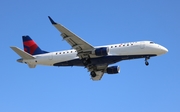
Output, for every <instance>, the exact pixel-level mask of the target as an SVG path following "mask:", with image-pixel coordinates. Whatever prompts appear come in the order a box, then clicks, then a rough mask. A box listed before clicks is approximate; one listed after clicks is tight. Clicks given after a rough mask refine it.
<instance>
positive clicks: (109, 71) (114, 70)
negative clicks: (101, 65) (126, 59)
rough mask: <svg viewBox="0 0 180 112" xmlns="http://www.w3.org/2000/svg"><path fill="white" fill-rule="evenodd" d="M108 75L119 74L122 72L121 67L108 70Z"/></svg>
mask: <svg viewBox="0 0 180 112" xmlns="http://www.w3.org/2000/svg"><path fill="white" fill-rule="evenodd" d="M106 72H107V74H117V73H119V72H120V67H119V66H111V67H108V68H107V69H106Z"/></svg>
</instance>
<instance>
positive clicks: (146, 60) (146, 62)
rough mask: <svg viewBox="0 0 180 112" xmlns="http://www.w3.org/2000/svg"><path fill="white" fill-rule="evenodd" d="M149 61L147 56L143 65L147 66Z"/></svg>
mask: <svg viewBox="0 0 180 112" xmlns="http://www.w3.org/2000/svg"><path fill="white" fill-rule="evenodd" d="M149 59H150V57H149V56H147V57H146V58H145V65H146V66H148V65H149V62H148V60H149Z"/></svg>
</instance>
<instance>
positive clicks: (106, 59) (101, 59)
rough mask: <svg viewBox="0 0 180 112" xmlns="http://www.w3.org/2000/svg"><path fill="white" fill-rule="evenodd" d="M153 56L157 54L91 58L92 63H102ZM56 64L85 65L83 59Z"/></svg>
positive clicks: (56, 64) (57, 64)
mask: <svg viewBox="0 0 180 112" xmlns="http://www.w3.org/2000/svg"><path fill="white" fill-rule="evenodd" d="M147 56H149V57H153V56H156V55H152V54H151V55H126V56H122V55H121V56H104V57H99V58H91V64H93V65H101V64H108V65H109V64H114V63H116V62H119V61H123V60H129V59H138V58H145V57H147ZM54 66H84V65H83V63H82V60H80V59H74V60H69V61H64V62H59V63H55V64H54Z"/></svg>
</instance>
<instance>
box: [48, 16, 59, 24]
mask: <svg viewBox="0 0 180 112" xmlns="http://www.w3.org/2000/svg"><path fill="white" fill-rule="evenodd" d="M48 18H49V20H50V21H51V23H52V24H57V23H56V22H54V20H53V19H52V18H51V17H50V16H48Z"/></svg>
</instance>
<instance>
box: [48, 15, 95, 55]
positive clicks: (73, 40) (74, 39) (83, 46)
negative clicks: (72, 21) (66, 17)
mask: <svg viewBox="0 0 180 112" xmlns="http://www.w3.org/2000/svg"><path fill="white" fill-rule="evenodd" d="M48 18H49V20H50V21H51V23H52V25H53V26H55V27H56V28H57V29H58V30H59V31H60V32H61V36H62V37H63V39H64V40H66V41H67V42H68V43H69V44H70V45H71V47H72V48H74V49H76V50H77V52H83V51H87V50H92V49H94V47H93V46H92V45H90V44H88V43H87V42H86V41H84V40H83V39H81V38H80V37H78V36H77V35H75V34H74V33H72V32H71V31H70V30H68V29H67V28H65V27H64V26H62V25H61V24H58V23H56V22H54V21H53V19H52V18H51V17H50V16H48Z"/></svg>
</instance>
